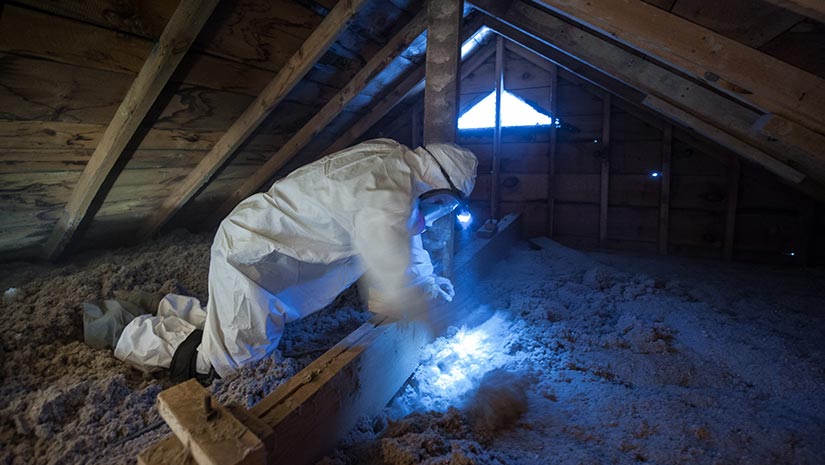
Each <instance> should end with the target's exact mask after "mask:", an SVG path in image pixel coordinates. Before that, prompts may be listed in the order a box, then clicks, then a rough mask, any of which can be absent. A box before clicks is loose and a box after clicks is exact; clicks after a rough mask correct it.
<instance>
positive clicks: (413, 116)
mask: <svg viewBox="0 0 825 465" xmlns="http://www.w3.org/2000/svg"><path fill="white" fill-rule="evenodd" d="M423 112H424V109H423V108H421V106H420V105H418V104H415V105H413V107H412V108H411V111H410V146H411V147H413V148H415V147H420V146H421V140H422V137H423V135H424V134H423V132H422V131H423V129H422V128H421V125H422V123H423V122H424V115H423V114H422V113H423Z"/></svg>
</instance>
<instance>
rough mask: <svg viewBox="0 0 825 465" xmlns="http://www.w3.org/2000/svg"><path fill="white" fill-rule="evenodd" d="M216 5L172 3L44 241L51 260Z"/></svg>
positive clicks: (211, 1) (193, 0)
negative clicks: (162, 26) (172, 10)
mask: <svg viewBox="0 0 825 465" xmlns="http://www.w3.org/2000/svg"><path fill="white" fill-rule="evenodd" d="M217 4H218V0H183V1H182V2H181V3H180V5H178V8H177V9H176V10H175V13H174V14H173V15H172V18H171V19H170V20H169V23H168V24H167V25H166V28H165V29H164V31H163V34H161V37H160V40H159V42H158V43H157V45H155V47H154V48H153V49H152V52H151V53H150V54H149V57H148V58H147V59H146V62H145V63H144V65H143V67H142V68H141V70H140V72H139V73H138V76H137V78H135V81H134V82H133V83H132V87H131V88H130V89H129V91H128V92H127V93H126V97H124V99H123V102H122V103H121V104H120V106H119V107H118V111H117V113H116V114H115V117H114V118H113V119H112V121H111V122H110V123H109V126H108V127H107V128H106V132H105V133H104V134H103V137H102V139H101V141H100V143H98V145H97V147H95V153H94V154H93V155H92V158H91V160H89V163H88V164H86V167H85V168H84V170H83V174H82V175H81V177H80V179H79V180H78V182H77V184H76V185H75V187H74V189H73V190H72V195H71V197H70V198H69V201H68V202H67V203H66V207H65V210H64V213H63V215H62V216H61V217H60V220H59V221H58V223H57V225H56V226H55V229H54V231H53V232H52V234H51V236H50V237H49V240H48V242H47V243H46V246H45V248H44V256H45V257H47V258H49V259H55V258H57V257H58V256H60V254H61V253H62V252H63V251H64V250H65V248H66V246H67V245H68V243H69V241H71V239H72V236H73V235H74V232H75V231H76V230H77V228H78V227H79V226H80V224H81V223H82V222H83V220H84V219H85V218H86V215H87V213H88V212H89V208H90V207H91V205H92V202H93V201H94V199H95V198H96V197H97V196H98V195H99V193H100V189H101V187H103V185H104V183H105V182H106V180H107V179H108V178H109V176H110V175H111V173H112V169H113V168H114V166H115V164H116V163H117V162H118V160H120V157H121V155H122V153H123V150H124V149H125V148H126V145H127V144H128V143H129V141H130V140H131V139H132V137H133V136H134V134H135V131H136V130H137V128H138V126H139V125H140V124H141V122H142V121H143V118H144V117H145V116H146V114H147V113H148V112H149V109H150V108H151V106H152V104H154V103H155V99H156V98H157V97H158V95H159V94H160V92H161V90H162V89H163V87H164V86H165V85H166V83H167V82H168V81H169V78H170V77H171V76H172V73H173V72H174V71H175V69H176V68H177V66H178V63H180V60H181V59H182V58H183V55H184V54H186V51H187V50H189V47H190V46H191V45H192V42H194V40H195V38H196V37H197V35H198V33H199V32H200V30H201V28H202V27H203V25H204V24H205V23H206V20H207V19H209V16H210V15H211V14H212V10H214V9H215V7H216V6H217Z"/></svg>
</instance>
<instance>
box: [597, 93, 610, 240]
mask: <svg viewBox="0 0 825 465" xmlns="http://www.w3.org/2000/svg"><path fill="white" fill-rule="evenodd" d="M611 101H612V99H611V97H610V94H605V95H604V97H603V98H602V139H601V140H600V141H599V144H600V149H599V150H600V152H601V159H602V161H601V191H600V199H599V243H600V245H602V246H603V245H604V244H605V243H606V242H607V209H608V205H609V204H608V201H609V199H608V193H609V192H610V107H611Z"/></svg>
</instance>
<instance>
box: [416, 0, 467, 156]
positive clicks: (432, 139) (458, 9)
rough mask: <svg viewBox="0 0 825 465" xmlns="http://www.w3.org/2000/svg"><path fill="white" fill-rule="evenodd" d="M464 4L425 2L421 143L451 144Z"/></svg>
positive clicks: (457, 0)
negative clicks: (425, 51)
mask: <svg viewBox="0 0 825 465" xmlns="http://www.w3.org/2000/svg"><path fill="white" fill-rule="evenodd" d="M463 9H464V1H463V0H428V1H427V27H428V30H427V65H426V66H427V73H426V76H427V80H426V83H425V86H426V87H425V90H424V143H425V144H432V143H437V142H447V143H454V142H455V141H456V140H457V139H456V131H457V127H456V123H457V121H458V96H459V92H458V86H459V79H458V76H459V67H460V64H461V40H460V39H459V38H460V33H461V16H462V14H463Z"/></svg>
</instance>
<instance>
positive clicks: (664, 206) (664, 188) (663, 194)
mask: <svg viewBox="0 0 825 465" xmlns="http://www.w3.org/2000/svg"><path fill="white" fill-rule="evenodd" d="M672 155H673V126H672V125H670V124H666V125H665V127H664V130H663V131H662V168H661V172H660V173H659V178H660V179H661V185H660V186H661V187H660V190H659V243H658V246H659V254H661V255H667V253H668V243H669V238H670V179H671V177H670V165H671V157H672Z"/></svg>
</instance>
